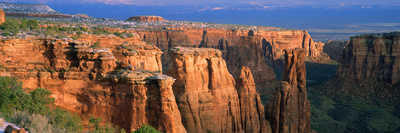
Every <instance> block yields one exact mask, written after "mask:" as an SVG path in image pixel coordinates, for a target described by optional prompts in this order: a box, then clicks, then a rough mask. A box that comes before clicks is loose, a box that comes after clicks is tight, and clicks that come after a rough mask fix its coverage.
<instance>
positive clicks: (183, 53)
mask: <svg viewBox="0 0 400 133" xmlns="http://www.w3.org/2000/svg"><path fill="white" fill-rule="evenodd" d="M171 52H172V53H171V59H172V63H171V65H170V67H169V68H168V70H167V75H169V76H172V77H174V78H176V82H175V83H174V85H173V89H174V93H175V96H176V99H177V100H176V101H177V104H178V107H179V110H180V111H181V114H182V123H183V124H184V125H185V127H186V129H187V131H188V132H209V131H211V132H251V133H259V132H263V133H268V132H271V129H270V126H269V122H268V121H267V120H266V119H265V116H264V114H265V113H264V106H263V105H262V103H261V99H260V96H259V95H258V94H257V92H256V89H255V83H254V80H253V75H252V74H251V71H250V69H249V68H248V67H244V68H243V69H242V70H241V73H240V77H238V78H237V81H238V84H235V81H234V78H233V77H232V75H230V74H229V72H228V69H227V67H226V63H225V61H224V60H223V58H222V57H221V56H222V53H221V52H220V51H219V50H217V49H211V48H184V47H175V48H174V49H172V51H171Z"/></svg>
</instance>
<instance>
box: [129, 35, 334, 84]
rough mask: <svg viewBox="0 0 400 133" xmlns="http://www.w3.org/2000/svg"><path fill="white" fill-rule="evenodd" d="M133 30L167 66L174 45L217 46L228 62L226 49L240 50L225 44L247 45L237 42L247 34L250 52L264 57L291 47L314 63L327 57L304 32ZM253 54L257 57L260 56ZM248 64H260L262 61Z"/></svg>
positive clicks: (279, 56)
mask: <svg viewBox="0 0 400 133" xmlns="http://www.w3.org/2000/svg"><path fill="white" fill-rule="evenodd" d="M134 32H137V33H138V34H139V35H140V36H141V37H142V38H144V40H146V41H147V42H149V43H151V44H153V45H156V46H157V47H159V48H160V49H161V50H162V51H163V52H164V54H163V55H162V63H163V66H164V68H167V66H168V65H169V63H170V59H169V57H170V55H169V53H170V52H169V49H170V48H173V47H176V46H184V47H206V48H217V49H220V50H222V52H223V53H222V54H223V57H224V59H226V60H227V61H228V62H229V59H228V58H226V57H228V56H227V53H228V52H229V51H236V52H233V53H237V52H238V51H240V49H238V50H235V48H229V46H233V47H235V45H236V44H241V45H250V44H243V41H242V42H239V41H240V40H241V38H242V37H248V36H249V35H251V36H253V39H252V41H251V42H250V43H251V44H256V45H258V46H257V47H254V48H256V49H254V50H252V51H261V53H262V56H264V57H263V58H264V60H279V59H283V58H282V57H283V50H284V49H294V48H304V49H306V55H307V56H309V57H311V58H312V60H313V61H315V62H322V61H323V60H326V59H329V57H328V56H327V55H326V54H325V53H323V52H322V50H323V46H324V44H323V43H321V42H314V41H313V40H312V38H311V36H310V35H309V34H308V33H307V32H306V31H268V30H262V31H251V30H237V29H234V30H228V29H217V28H215V29H212V28H205V29H203V28H187V27H181V28H173V29H158V30H157V29H152V30H147V29H146V30H136V31H134ZM250 47H252V48H253V46H250ZM238 54H239V53H238ZM242 55H243V54H242ZM257 57H258V58H261V56H257ZM257 61H261V60H257ZM264 62H265V61H264ZM253 63H258V62H253ZM241 65H244V64H241ZM252 65H253V66H263V65H264V64H252ZM228 67H229V68H233V67H237V70H231V69H229V70H230V71H231V72H232V73H233V74H236V75H237V74H238V73H240V68H241V66H238V65H231V64H230V63H228ZM259 68H260V67H259ZM251 70H252V72H253V74H254V76H258V75H260V73H258V72H256V69H254V68H253V67H252V68H251ZM271 75H272V74H271ZM266 77H269V76H264V77H255V80H256V82H257V83H259V82H264V81H268V80H270V79H268V78H266ZM271 79H272V78H271Z"/></svg>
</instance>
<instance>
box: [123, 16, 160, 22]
mask: <svg viewBox="0 0 400 133" xmlns="http://www.w3.org/2000/svg"><path fill="white" fill-rule="evenodd" d="M127 20H128V21H141V22H155V21H165V20H164V18H162V17H160V16H133V17H130V18H128V19H127Z"/></svg>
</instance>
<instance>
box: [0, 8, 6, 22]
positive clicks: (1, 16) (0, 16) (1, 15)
mask: <svg viewBox="0 0 400 133" xmlns="http://www.w3.org/2000/svg"><path fill="white" fill-rule="evenodd" d="M4 22H6V14H4V11H3V10H2V9H0V24H2V23H4Z"/></svg>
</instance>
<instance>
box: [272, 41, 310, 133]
mask: <svg viewBox="0 0 400 133" xmlns="http://www.w3.org/2000/svg"><path fill="white" fill-rule="evenodd" d="M305 54H306V50H302V49H295V50H285V68H284V71H283V75H282V81H281V82H280V83H279V86H278V87H277V88H276V90H275V91H276V92H275V93H274V95H273V97H271V98H270V100H269V101H268V102H267V104H266V106H265V110H266V111H267V113H266V115H265V116H266V119H267V120H268V121H269V122H270V123H271V128H272V132H273V133H309V132H310V102H309V101H307V91H306V67H305V62H304V56H305Z"/></svg>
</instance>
